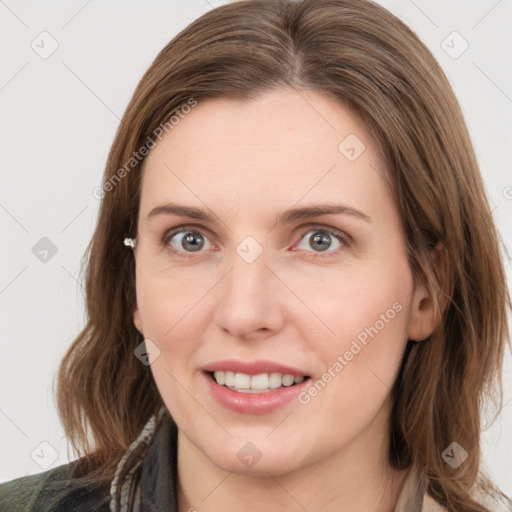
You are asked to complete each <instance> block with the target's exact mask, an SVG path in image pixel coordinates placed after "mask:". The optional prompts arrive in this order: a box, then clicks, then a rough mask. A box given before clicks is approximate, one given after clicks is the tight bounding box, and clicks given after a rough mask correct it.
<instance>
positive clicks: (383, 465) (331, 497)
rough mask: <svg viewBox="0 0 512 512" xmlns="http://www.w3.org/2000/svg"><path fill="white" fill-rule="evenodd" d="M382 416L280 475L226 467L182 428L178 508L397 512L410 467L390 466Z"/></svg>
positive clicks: (253, 511)
mask: <svg viewBox="0 0 512 512" xmlns="http://www.w3.org/2000/svg"><path fill="white" fill-rule="evenodd" d="M379 416H380V415H379ZM379 416H378V417H376V418H375V421H374V422H373V423H372V425H370V426H369V428H368V429H367V431H366V432H362V433H360V434H359V435H358V436H357V438H356V439H354V440H353V441H352V442H351V443H350V444H349V445H348V446H344V447H342V448H340V449H339V450H338V451H336V452H334V453H331V454H329V455H328V456H326V457H323V458H321V459H319V460H317V461H315V462H314V463H312V464H310V465H308V466H303V467H299V468H295V469H293V470H291V471H290V472H287V473H284V474H279V475H276V476H274V475H272V474H271V473H270V472H269V473H267V475H266V476H253V475H244V474H237V473H234V472H231V471H225V470H223V469H221V468H219V467H218V466H217V465H215V464H214V463H212V461H211V460H210V459H209V458H208V457H206V456H205V454H204V453H202V452H201V451H200V450H198V449H197V448H196V446H195V445H193V444H192V443H191V442H190V441H189V440H188V439H187V438H186V437H185V436H184V435H183V434H182V432H179V433H178V478H177V484H178V488H177V500H178V512H193V511H194V510H197V511H200V512H214V511H218V510H223V511H224V512H235V511H239V510H246V511H250V512H260V511H261V512H268V510H269V509H270V510H280V512H292V511H297V510H300V509H302V510H322V511H324V512H393V511H394V509H395V505H396V502H397V500H398V496H399V494H400V491H401V489H402V487H403V484H404V481H405V479H406V477H407V473H408V471H407V470H400V471H398V470H394V469H392V468H391V467H390V466H389V463H388V447H389V445H388V436H387V433H388V429H387V428H383V427H384V426H385V425H387V422H386V421H385V420H386V419H387V415H384V416H383V418H379Z"/></svg>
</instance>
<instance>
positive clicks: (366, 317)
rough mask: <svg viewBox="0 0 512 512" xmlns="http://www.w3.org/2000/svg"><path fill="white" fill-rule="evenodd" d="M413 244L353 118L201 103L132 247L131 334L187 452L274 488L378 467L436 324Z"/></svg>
mask: <svg viewBox="0 0 512 512" xmlns="http://www.w3.org/2000/svg"><path fill="white" fill-rule="evenodd" d="M178 207H179V208H178ZM186 208H189V209H191V210H186ZM327 208H331V209H332V211H331V212H330V213H329V212H327ZM322 209H324V211H322ZM194 212H195V213H194ZM179 230H181V232H178V233H175V231H179ZM405 242H406V241H405V238H404V233H403V226H402V224H401V219H400V216H399V213H398V210H397V207H396V205H395V203H394V201H393V197H392V195H391V193H390V190H389V185H388V184H387V181H386V170H385V164H384V161H383V159H382V158H381V156H380V155H379V152H378V148H377V146H376V143H375V141H374V140H373V139H372V136H371V134H370V133H369V132H368V131H367V130H366V129H365V127H364V125H363V124H362V123H361V122H360V121H359V120H358V118H356V117H355V116H354V115H353V114H352V113H351V112H350V111H349V110H347V109H346V108H345V107H343V106H342V105H341V104H339V103H337V102H334V101H333V100H330V99H329V98H328V97H326V96H324V95H321V94H319V93H315V92H311V91H309V92H301V93H300V94H299V93H297V92H295V91H293V90H291V89H289V90H281V91H272V92H268V93H265V94H264V95H261V96H260V97H259V98H258V99H257V100H254V101H250V102H239V101H234V100H227V99H215V100H205V101H199V103H198V104H197V106H195V107H194V108H192V109H191V111H190V113H188V114H187V115H185V116H184V118H183V119H181V120H180V122H179V124H177V125H176V126H175V127H174V128H173V129H172V131H170V132H169V133H168V134H167V135H165V137H164V138H163V139H162V140H161V141H160V142H159V143H158V144H157V145H156V146H155V147H154V149H152V150H151V152H150V154H149V155H148V157H147V159H146V161H145V164H144V174H143V181H142V191H141V203H140V214H139V221H138V234H137V248H136V282H137V305H136V308H135V313H134V320H135V325H136V326H137V328H138V330H139V331H140V332H141V333H142V334H143V336H144V338H146V340H151V342H149V341H147V348H148V350H149V352H150V354H151V356H150V359H153V358H154V361H153V362H152V364H151V371H152V372H153V376H154V379H155V381H156V384H157V386H158V389H159V391H160V393H161V395H162V398H163V401H164V403H165V404H166V406H167V408H168V410H169V411H170V413H171V415H172V416H173V418H174V420H175V421H176V423H177V425H178V427H179V430H180V442H181V443H182V444H183V446H184V447H185V446H188V447H189V449H190V450H191V452H192V451H195V453H196V454H197V453H199V454H200V455H201V457H203V458H204V457H205V459H204V460H209V461H210V462H212V463H213V464H214V465H215V466H217V467H220V468H222V469H224V470H226V471H234V472H238V473H249V472H256V473H258V474H264V473H265V472H267V471H268V472H270V473H271V474H273V475H277V474H283V473H285V472H287V471H291V470H293V469H300V468H303V467H306V466H308V465H311V464H313V463H317V462H321V461H322V460H324V459H326V458H329V457H332V456H334V455H336V454H342V453H346V454H350V453H351V454H353V455H354V456H359V455H360V454H361V450H371V451H373V454H372V455H373V456H375V457H376V458H378V456H377V455H375V453H376V452H375V450H380V451H379V452H377V453H378V454H380V455H383V454H384V453H385V449H386V448H387V447H386V446H385V443H386V442H387V441H386V439H387V436H388V430H387V421H388V418H389V411H390V405H391V404H390V399H389V397H390V389H391V387H392V385H393V382H394V380H395V377H396V375H397V371H398V369H399V365H400V362H401V359H402V355H403V352H404V348H405V345H406V341H407V338H411V339H417V340H420V339H423V338H425V337H426V336H427V335H428V334H430V332H431V327H432V326H431V323H432V314H431V307H430V305H429V304H430V301H429V298H428V295H427V292H426V291H425V289H424V287H423V286H415V284H414V282H413V277H412V274H411V270H410V267H409V264H408V260H407V256H406V248H405ZM214 371H217V373H216V374H215V375H216V377H217V380H218V383H217V382H216V381H215V380H214V378H215V375H212V374H213V372H214ZM284 375H287V377H284ZM290 376H291V377H290ZM223 382H224V384H222V383H223ZM292 382H293V383H294V384H293V385H290V384H291V383H292ZM226 384H228V385H229V387H227V386H226ZM198 450H199V451H198Z"/></svg>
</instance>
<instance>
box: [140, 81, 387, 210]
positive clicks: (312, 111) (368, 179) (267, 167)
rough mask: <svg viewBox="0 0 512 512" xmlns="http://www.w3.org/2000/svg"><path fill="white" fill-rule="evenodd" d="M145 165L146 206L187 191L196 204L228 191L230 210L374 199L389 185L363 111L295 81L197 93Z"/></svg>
mask: <svg viewBox="0 0 512 512" xmlns="http://www.w3.org/2000/svg"><path fill="white" fill-rule="evenodd" d="M143 172H144V175H143V181H142V196H141V214H144V212H145V211H147V210H148V209H149V208H152V207H154V205H155V203H158V202H165V201H168V200H170V199H173V200H174V199H176V198H177V197H180V198H184V197H185V196H186V198H187V199H189V200H190V202H193V203H194V204H200V202H201V201H203V202H205V203H206V204H207V203H208V200H211V201H218V200H219V198H220V196H224V198H227V197H229V202H228V203H226V204H225V206H224V208H226V209H227V210H229V209H230V208H231V210H233V209H236V208H237V206H240V207H242V208H253V209H254V208H258V206H259V207H262V206H265V207H268V205H270V204H276V206H283V207H285V208H286V207H289V206H290V203H291V204H295V203H297V202H298V201H301V200H302V199H304V200H306V199H311V200H313V199H315V200H316V199H319V198H321V199H322V200H323V201H336V202H339V201H340V200H348V199H350V200H351V201H356V202H357V201H361V200H362V198H359V199H358V197H357V196H364V195H365V194H366V195H368V194H371V195H373V197H374V199H376V194H385V193H386V190H385V189H386V188H387V187H386V184H385V164H384V161H383V158H382V157H381V155H380V152H379V148H378V146H377V144H376V142H375V141H374V140H373V137H372V136H371V134H370V133H369V132H368V130H367V129H366V127H365V126H364V124H363V123H362V122H361V121H360V120H359V118H358V117H357V116H355V115H354V114H353V113H352V112H351V111H350V110H348V109H347V108H346V107H345V106H343V105H342V104H341V103H339V102H336V101H335V100H333V99H331V98H329V97H327V96H325V95H322V94H320V93H317V92H314V91H301V92H296V91H294V90H291V89H289V90H288V89H287V90H279V91H271V92H267V93H265V94H262V95H261V96H259V97H258V98H257V99H255V100H250V101H238V100H232V99H221V98H217V99H208V100H204V101H199V102H198V104H197V106H195V107H194V108H193V109H191V111H190V113H188V114H187V115H185V116H184V117H183V118H182V119H181V120H180V122H179V123H178V124H177V125H176V126H175V127H174V128H173V130H171V131H170V132H169V133H168V134H166V135H165V136H164V137H163V138H162V140H161V141H160V142H158V144H157V145H156V146H155V147H154V148H153V149H152V150H151V152H150V153H149V155H148V156H147V158H146V160H145V162H144V171H143ZM306 196H307V197H306ZM349 196H350V197H349ZM262 198H265V204H264V205H262Z"/></svg>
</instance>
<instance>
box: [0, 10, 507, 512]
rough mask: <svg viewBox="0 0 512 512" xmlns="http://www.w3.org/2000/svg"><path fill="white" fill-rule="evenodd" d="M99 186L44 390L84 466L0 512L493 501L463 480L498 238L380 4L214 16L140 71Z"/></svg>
mask: <svg viewBox="0 0 512 512" xmlns="http://www.w3.org/2000/svg"><path fill="white" fill-rule="evenodd" d="M98 194H99V195H101V196H102V197H103V199H102V204H101V211H100V215H99V220H98V225H97V229H96V232H95V234H94V237H93V240H92V241H91V245H90V247H89V251H88V264H87V265H88V266H87V310H88V316H89V321H88V324H87V325H86V327H85V329H84V330H83V332H82V333H81V334H80V336H79V337H78V338H77V339H76V341H75V342H74V344H73V345H72V347H71V348H70V350H69V352H68V353H67V355H66V357H65V358H64V361H63V362H62V366H61V368H60V371H59V376H58V377H59V381H58V385H59V387H58V405H59V410H60V414H61V417H62V421H63V424H64V426H65V429H66V433H67V435H68V438H69V439H70V441H71V443H72V444H73V446H74V447H75V449H76V450H77V453H78V454H79V455H80V458H79V459H78V460H77V461H75V462H72V463H70V464H66V465H63V466H60V467H58V468H56V469H53V470H50V471H47V472H45V473H42V474H40V475H35V476H30V477H25V478H21V479H18V480H14V481H12V482H8V483H7V484H4V485H2V486H0V496H1V497H0V506H1V507H0V508H2V510H4V509H6V510H48V511H49V510H52V511H53V510H66V511H67V510H95V511H96V510H112V511H137V510H140V511H146V510H155V511H156V510H159V511H164V510H165V511H167V510H169V511H179V512H185V511H193V510H197V511H200V512H203V511H205V512H209V511H214V510H221V509H222V510H228V511H230V510H241V509H244V510H251V511H259V510H268V509H271V510H278V509H279V510H285V511H288V510H290V511H291V510H310V511H312V510H327V511H331V510H332V511H334V510H335V511H338V512H339V511H349V510H350V511H351V512H354V511H356V512H357V511H365V512H369V511H370V512H371V511H379V512H382V511H385V512H388V511H389V512H392V511H395V512H398V511H400V512H417V511H423V512H424V511H427V510H429V511H439V510H446V509H447V510H450V511H457V512H460V511H471V512H477V511H479V512H480V511H495V510H512V508H511V502H510V500H508V499H507V498H506V497H505V496H504V495H502V494H501V493H500V492H499V490H498V489H497V488H495V487H494V486H493V485H492V483H491V482H489V481H488V480H487V479H486V478H485V476H484V475H483V474H482V472H481V468H480V440H479V436H480V432H481V422H480V406H481V405H482V403H484V401H486V400H488V399H490V398H493V397H495V396H499V394H497V393H495V391H496V390H498V391H499V384H500V369H501V363H502V358H503V353H504V347H505V343H506V340H507V335H508V331H507V324H506V314H507V308H508V306H509V297H508V292H507V288H506V284H505V276H504V271H503V266H502V262H501V258H500V253H499V244H498V236H497V233H496V230H495V228H494V225H493V222H492V217H491V212H490V209H489V205H488V203H487V200H486V198H485V194H484V189H483V185H482V180H481V177H480V174H479V171H478V167H477V163H476V159H475V156H474V152H473V149H472V146H471V142H470V139H469V136H468V132H467V129H466V127H465V124H464V121H463V117H462V114H461V111H460V108H459V106H458V104H457V101H456V99H455V97H454V94H453V92H452V90H451V88H450V86H449V84H448V82H447V80H446V78H445V76H444V74H443V72H442V70H441V69H440V67H439V65H438V64H437V63H436V61H435V60H434V58H433V57H432V55H431V54H430V52H429V51H428V50H427V49H426V47H425V46H424V45H423V44H422V43H421V42H420V41H419V40H418V38H417V37H416V36H415V35H414V34H413V33H412V32H411V31H410V30H409V29H408V28H407V27H406V26H405V25H404V24H403V23H401V22H400V21H399V20H398V19H397V18H395V17H394V16H393V15H391V14H390V13H389V12H388V11H386V10H385V9H383V8H381V7H379V6H378V5H375V4H373V3H371V2H368V1H366V0H325V1H318V0H316V1H312V0H305V1H298V2H292V1H285V0H283V1H279V2H275V1H265V0H262V1H247V2H235V3H232V4H229V5H226V6H223V7H220V8H217V9H214V10H212V11H210V12H208V13H207V14H205V15H204V16H202V17H201V18H199V19H198V20H196V21H195V22H193V23H192V24H191V25H190V26H189V27H188V28H186V29H185V30H184V31H183V32H181V33H180V34H179V35H178V36H177V37H176V38H175V39H174V40H173V41H171V42H170V43H169V44H168V45H167V46H166V47H165V48H164V49H163V50H162V51H161V52H160V54H159V55H158V56H157V58H156V59H155V61H154V62H153V64H152V65H151V67H150V68H149V70H148V71H147V72H146V74H145V75H144V77H143V78H142V80H141V82H140V83H139V85H138V87H137V89H136V91H135V94H134V96H133V98H132V100H131V102H130V104H129V106H128V108H127V110H126V112H125V115H124V117H123V119H122V122H121V125H120V127H119V130H118V133H117V135H116V138H115V141H114V144H113V146H112V149H111V152H110V155H109V159H108V162H107V167H106V171H105V176H104V182H103V185H102V187H101V190H99V191H98ZM88 428H89V429H90V432H91V434H92V439H91V437H88V432H87V429H88Z"/></svg>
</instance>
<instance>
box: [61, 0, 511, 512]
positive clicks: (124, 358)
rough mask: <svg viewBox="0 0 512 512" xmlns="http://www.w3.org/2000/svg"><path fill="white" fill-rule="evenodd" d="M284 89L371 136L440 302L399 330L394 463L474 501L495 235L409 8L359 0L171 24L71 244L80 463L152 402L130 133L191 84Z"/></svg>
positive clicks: (150, 124)
mask: <svg viewBox="0 0 512 512" xmlns="http://www.w3.org/2000/svg"><path fill="white" fill-rule="evenodd" d="M289 87H291V88H294V89H295V90H297V91H301V90H314V91H317V92H321V93H323V94H325V95H328V96H329V97H332V98H334V99H336V100H338V101H340V102H343V103H344V104H345V105H347V106H348V107H349V108H350V109H351V111H352V112H353V113H354V114H355V115H357V116H359V118H360V119H361V120H362V121H363V122H364V123H365V124H366V126H367V128H368V129H369V131H370V132H371V133H372V134H373V135H374V137H375V140H376V141H377V143H378V144H379V146H380V148H381V150H382V152H383V154H384V155H385V158H386V160H387V170H388V179H389V183H390V186H391V188H392V191H393V194H394V196H395V200H396V203H397V206H398V208H399V211H400V214H401V217H402V220H403V224H404V226H405V233H406V239H407V251H408V257H409V262H410V266H411V269H412V272H413V275H414V279H415V281H416V282H421V281H424V282H426V283H427V284H428V286H429V288H430V291H431V293H432V296H433V297H434V298H435V299H436V317H437V320H438V322H437V327H436V329H435V331H434V332H433V334H432V335H431V336H430V337H429V338H428V339H427V340H425V341H423V342H421V343H410V344H409V346H408V349H407V350H406V357H405V356H404V360H403V363H402V368H401V371H400V373H399V376H398V378H397V381H396V383H395V386H394V389H393V391H392V393H393V409H392V415H391V422H390V431H389V435H390V446H391V449H390V453H389V460H390V464H391V465H392V466H393V467H396V468H405V467H409V466H411V465H415V466H416V467H418V468H419V469H420V470H421V473H422V475H424V476H425V477H427V478H428V482H429V488H428V492H429V493H430V494H431V496H433V497H434V498H435V500H436V501H438V502H439V503H440V504H442V505H444V506H445V507H447V509H448V510H450V511H457V512H462V511H471V512H477V511H478V512H483V511H486V510H487V509H486V508H485V507H484V506H483V505H481V504H479V502H478V501H477V500H476V499H475V498H474V496H475V494H474V493H475V492H476V491H477V490H481V491H482V492H483V493H489V492H493V490H495V487H493V485H492V483H491V482H490V481H489V479H488V478H486V477H485V475H484V474H483V473H482V471H481V468H480V461H481V449H480V433H481V431H482V428H483V427H482V414H481V413H482V409H483V406H486V405H487V404H489V403H491V404H494V405H495V407H496V409H494V411H497V410H499V407H500V405H501V400H502V394H501V391H502V390H501V367H502V360H503V355H504V349H505V346H506V344H507V342H508V326H507V312H508V309H509V307H510V298H509V294H508V290H507V286H506V279H505V273H504V268H503V263H502V259H501V255H500V240H499V236H498V233H497V231H496V229H495V226H494V223H493V219H492V215H491V211H490V208H489V204H488V201H487V198H486V194H485V190H484V186H483V183H482V179H481V176H480V173H479V169H478V165H477V161H476V158H475V153H474V150H473V147H472V144H471V141H470V137H469V134H468V130H467V128H466V125H465V122H464V118H463V115H462V113H461V109H460V107H459V104H458V102H457V100H456V98H455V95H454V93H453V91H452V88H451V87H450V85H449V82H448V80H447V79H446V76H445V74H444V73H443V71H442V69H441V67H440V66H439V64H438V63H437V62H436V60H435V59H434V57H433V56H432V54H431V53H430V51H429V50H428V49H427V48H426V46H425V45H424V44H423V43H422V42H421V41H420V40H419V39H418V37H417V36H416V35H415V34H414V33H413V32H412V31H411V30H410V29H409V28H408V27H407V26H406V25H405V24H404V23H402V22H401V21H400V20H399V19H398V18H396V17H395V16H394V15H392V14H391V13H390V12H388V11H387V10H386V9H384V8H382V7H380V6H379V5H377V4H375V3H373V2H371V1H368V0H298V1H290V0H279V1H276V0H268V1H267V0H254V1H253V0H248V1H239V2H234V3H230V4H227V5H223V6H221V7H218V8H216V9H213V10H211V11H209V12H207V13H206V14H204V15H203V16H201V17H200V18H198V19H197V20H196V21H194V22H193V23H192V24H190V25H189V26H188V27H187V28H185V29H184V30H183V31H182V32H181V33H179V34H178V35H177V36H176V37H175V38H174V39H173V40H172V41H171V42H170V43H169V44H168V45H167V46H166V47H165V48H164V49H163V50H161V52H160V53H159V54H158V56H157V57H156V58H155V60H154V62H153V63H152V64H151V66H150V67H149V69H148V70H147V72H146V73H145V74H144V76H143V77H142V79H141V81H140V83H139V84H138V86H137V88H136V90H135V93H134V95H133V97H132V99H131V101H130V103H129V105H128V107H127V109H126V111H125V113H124V116H123V118H122V120H121V123H120V126H119V128H118V131H117V134H116V136H115V139H114V142H113V144H112V147H111V150H110V153H109V156H108V160H107V163H106V168H105V172H104V179H103V188H102V193H101V195H103V196H104V197H103V198H102V200H101V207H100V212H99V218H98V222H97V226H96V230H95V232H94V236H93V238H92V240H91V242H90V244H89V246H88V249H87V252H86V254H85V255H84V268H85V289H86V308H87V315H88V316H87V323H86V325H85V328H84V329H83V330H82V332H81V333H80V334H79V335H78V337H77V338H76V339H75V340H74V342H73V344H72V345H71V346H70V348H69V350H68V351H67V353H66V355H65V357H64V359H63V361H62V363H61V366H60V369H59V372H58V375H57V377H58V383H57V386H56V390H55V392H56V399H57V405H58V410H59V413H60V416H61V419H62V423H63V426H64V429H65V432H66V434H67V437H68V440H69V442H70V444H71V446H72V448H73V450H74V452H75V453H76V454H77V455H78V456H79V457H80V460H79V463H80V465H79V466H77V467H80V468H81V469H80V475H82V477H86V478H88V479H90V480H93V481H95V482H98V483H100V482H103V483H104V482H106V481H108V480H110V479H111V478H112V477H113V474H114V471H115V466H116V463H117V462H118V460H119V458H120V456H121V454H122V453H123V452H124V451H125V450H126V449H127V447H128V446H129V445H130V443H131V442H132V441H133V440H134V439H135V438H136V437H137V435H138V434H139V432H140V431H141V429H142V428H143V426H144V424H145V423H146V422H147V421H148V419H149V418H150V416H151V415H153V414H156V413H157V411H158V410H159V409H160V407H161V406H162V405H163V401H162V399H161V397H160V395H159V393H158V390H157V387H156V385H155V382H154V380H153V377H152V374H151V371H150V368H149V366H145V365H143V364H141V362H140V361H139V360H138V359H137V358H136V357H135V356H134V349H135V347H137V346H138V345H139V344H140V343H141V341H142V339H141V335H140V333H139V332H138V331H137V330H136V328H135V327H134V324H133V309H134V304H135V265H134V257H133V254H132V251H130V250H127V248H126V247H124V246H123V243H122V241H123V238H124V237H127V236H136V233H135V226H136V225H137V215H138V208H139V199H140V184H141V173H142V164H143V162H144V158H141V156H140V153H141V152H140V151H139V150H140V148H142V147H144V146H145V145H147V144H148V142H147V141H148V140H149V139H151V137H154V134H155V133H157V131H158V128H159V127H161V126H162V125H165V123H166V122H168V120H169V119H170V118H171V117H172V115H175V113H176V112H177V110H176V109H179V108H180V106H183V105H184V104H187V102H189V103H190V100H191V99H194V101H197V102H201V101H203V100H206V99H208V98H218V97H223V98H227V99H238V100H250V99H253V98H256V97H257V96H258V95H261V94H263V93H265V92H268V91H270V90H272V89H276V88H289ZM173 113H174V114H173ZM192 115H193V114H192ZM171 136H172V135H171ZM148 138H149V139H148ZM134 155H137V158H135V157H134ZM134 158H135V159H134ZM127 163H129V165H127ZM438 244H442V247H443V248H444V251H443V252H442V254H443V257H442V259H441V261H437V263H436V262H435V261H433V259H432V248H434V247H436V246H438ZM453 441H456V442H457V443H459V444H460V445H461V446H462V447H463V448H464V449H465V450H466V451H467V452H468V453H469V457H468V459H467V460H466V461H465V462H464V463H463V464H461V465H460V466H459V467H458V468H457V469H453V468H452V467H451V466H450V465H448V464H447V463H446V462H445V461H444V460H443V458H442V456H441V454H442V452H443V451H444V450H445V449H446V448H447V447H448V446H449V445H450V444H451V443H452V442H453ZM77 475H79V473H78V472H77Z"/></svg>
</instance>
